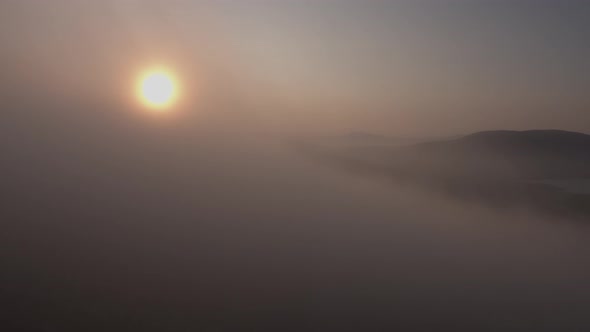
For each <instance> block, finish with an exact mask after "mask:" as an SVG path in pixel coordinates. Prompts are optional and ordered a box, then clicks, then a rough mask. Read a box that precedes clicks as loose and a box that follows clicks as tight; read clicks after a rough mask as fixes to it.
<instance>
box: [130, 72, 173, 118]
mask: <svg viewBox="0 0 590 332" xmlns="http://www.w3.org/2000/svg"><path fill="white" fill-rule="evenodd" d="M137 95H138V97H139V99H140V101H141V102H142V103H143V105H144V106H146V107H149V108H151V109H156V110H165V109H168V108H169V107H170V106H172V105H173V104H174V102H175V101H176V99H177V97H178V83H177V81H176V79H175V77H174V75H173V74H172V73H171V72H170V71H168V70H165V69H152V70H148V71H145V72H144V73H143V74H142V75H140V77H139V80H138V83H137Z"/></svg>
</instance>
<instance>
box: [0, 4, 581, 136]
mask: <svg viewBox="0 0 590 332" xmlns="http://www.w3.org/2000/svg"><path fill="white" fill-rule="evenodd" d="M0 13H1V14H0V17H1V19H0V40H1V41H2V49H1V51H0V60H1V61H2V66H3V67H4V70H3V77H2V79H1V82H0V84H1V86H2V87H3V90H4V95H5V96H4V97H3V98H4V101H5V102H6V103H7V105H11V104H10V103H14V102H22V100H24V99H26V100H28V101H29V102H30V101H31V100H32V101H37V102H46V101H47V100H52V101H53V102H56V103H62V104H68V103H70V104H71V102H72V101H75V102H76V104H77V105H82V104H89V105H93V106H97V105H101V107H107V106H106V105H120V106H122V107H123V108H124V107H127V106H129V105H132V104H133V103H134V100H133V96H132V93H131V92H130V91H131V85H132V83H131V82H133V79H134V78H135V76H136V75H137V72H139V71H140V70H141V69H142V68H144V67H145V66H149V65H151V64H153V63H161V64H165V65H167V66H170V67H172V68H174V70H175V71H176V72H178V74H179V78H180V79H181V80H182V81H183V82H184V87H185V89H184V90H185V92H186V93H185V98H184V104H183V108H184V109H186V110H190V111H192V113H191V117H190V119H191V121H198V118H199V117H201V121H202V119H203V118H207V117H209V118H215V117H221V118H226V119H232V118H233V119H239V121H238V122H242V121H245V122H249V123H252V124H257V125H262V126H264V127H265V128H267V129H270V130H275V131H277V130H286V131H289V132H346V131H349V130H355V131H357V130H367V131H376V132H381V133H386V134H389V135H393V136H405V135H444V134H454V133H461V132H473V131H477V130H482V129H528V128H560V129H569V130H578V131H590V127H588V123H590V112H589V111H588V109H589V105H590V97H589V94H588V93H587V88H588V86H590V44H589V43H588V40H590V19H589V18H590V2H588V1H585V0H580V1H549V0H546V1H545V0H527V1H524V0H521V1H508V0H489V1H483V0H482V1H476V0H471V1H468V0H464V1H458V0H457V1H434V0H433V1H335V0H325V1H311V0H301V1H295V0H293V1H288V0H284V1H270V0H268V1H213V0H211V1H156V0H146V1H138V0H121V1H114V0H111V1H74V0H70V1H68V0H54V1H43V2H41V1H33V0H30V1H16V0H12V1H11V0H8V1H2V3H1V4H0ZM9 100H10V102H9ZM246 120H248V121H246Z"/></svg>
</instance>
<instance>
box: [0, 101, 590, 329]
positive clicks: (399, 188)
mask: <svg viewBox="0 0 590 332" xmlns="http://www.w3.org/2000/svg"><path fill="white" fill-rule="evenodd" d="M80 112H82V111H80ZM11 114H12V116H9V117H6V120H7V121H4V122H3V125H2V133H3V136H4V137H3V139H2V150H3V163H2V166H1V168H0V169H1V171H2V174H3V185H2V187H1V188H2V189H1V191H0V192H1V197H2V199H1V200H0V204H1V209H0V211H1V214H2V220H4V223H3V229H2V243H3V250H2V255H1V257H2V270H3V273H2V274H1V275H2V277H1V278H2V285H3V286H2V293H3V299H4V301H5V303H4V304H9V305H10V309H9V310H10V317H11V318H12V323H13V324H14V326H15V328H22V329H38V330H40V329H42V328H43V326H61V327H63V329H66V328H76V329H79V330H84V331H104V330H110V331H132V330H154V331H163V330H166V331H184V330H186V329H187V327H191V329H192V330H211V331H245V330H249V331H250V330H281V331H320V330H351V331H359V330H365V331H366V330H371V331H377V330H392V329H395V328H399V329H403V330H405V331H408V330H415V329H422V330H424V329H430V330H442V329H446V328H470V329H473V330H480V331H481V330H490V331H499V330H503V331H509V330H514V331H522V330H523V329H525V330H535V331H545V330H546V331H555V330H556V329H559V330H567V329H568V327H572V328H577V327H580V326H586V327H588V326H590V320H589V319H588V317H587V315H586V310H585V309H586V308H587V306H588V304H589V302H590V292H589V291H588V289H589V288H588V287H585V286H587V284H588V278H589V277H590V270H589V269H588V262H587V257H588V254H589V253H590V252H589V250H590V244H589V243H590V242H589V241H588V240H589V238H590V231H589V230H588V229H587V227H586V226H585V225H583V224H579V223H570V222H568V221H567V220H563V219H560V218H558V217H554V216H549V215H541V214H538V213H535V212H533V211H529V210H527V209H510V210H502V209H494V208H491V207H490V206H486V205H482V204H478V203H477V202H473V201H467V200H462V199H459V198H457V197H455V196H451V195H448V196H445V195H442V194H441V193H440V192H434V191H432V192H430V191H428V190H426V189H424V188H423V187H421V188H417V187H413V186H412V185H408V184H407V183H404V184H399V185H396V183H395V182H393V181H381V180H380V179H379V178H374V177H365V176H362V175H359V174H355V173H354V172H347V171H346V170H345V169H342V168H339V167H336V166H335V165H333V164H330V163H324V162H322V161H321V160H319V159H317V158H310V156H309V155H307V154H305V153H303V152H302V151H301V150H299V149H296V148H294V147H293V144H291V142H292V141H293V137H291V136H290V137H283V136H281V135H277V134H272V135H271V134H268V131H265V130H262V129H260V128H247V129H244V128H239V127H238V126H236V125H235V123H232V126H231V127H230V126H228V127H223V126H222V124H223V121H217V122H215V125H208V123H201V124H197V125H194V127H193V126H191V125H186V124H180V123H178V124H174V123H172V122H170V123H167V124H157V123H151V124H148V123H147V122H134V119H131V118H129V117H121V118H117V117H113V116H112V114H111V113H109V112H106V113H104V114H103V115H96V113H92V112H88V113H79V114H75V113H67V111H63V112H61V113H60V112H54V113H43V112H42V111H40V112H39V113H35V112H29V111H27V110H23V111H22V112H20V113H19V112H16V111H15V112H14V113H11ZM34 114H37V115H36V116H33V115H34ZM49 114H53V115H49ZM73 114H75V115H73ZM113 114H114V113H113ZM58 115H59V116H58ZM229 128H231V129H229ZM259 129H260V130H259ZM484 327H485V328H484Z"/></svg>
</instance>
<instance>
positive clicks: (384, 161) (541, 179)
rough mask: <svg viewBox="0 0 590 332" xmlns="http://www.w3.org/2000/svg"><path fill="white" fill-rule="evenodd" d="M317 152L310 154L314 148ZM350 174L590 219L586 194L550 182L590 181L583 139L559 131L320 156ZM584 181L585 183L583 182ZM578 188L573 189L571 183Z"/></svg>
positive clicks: (588, 147) (589, 140) (589, 147)
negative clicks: (372, 176) (380, 177)
mask: <svg viewBox="0 0 590 332" xmlns="http://www.w3.org/2000/svg"><path fill="white" fill-rule="evenodd" d="M316 152H317V151H316ZM320 153H321V154H323V158H328V159H329V160H331V162H337V163H338V164H339V165H341V166H344V167H347V168H348V169H350V170H353V171H357V172H362V173H365V174H373V175H380V176H386V177H389V178H392V179H394V180H395V181H396V182H399V183H410V184H415V185H419V186H424V187H427V188H430V189H434V190H437V191H442V192H444V193H446V194H452V195H455V196H458V197H461V198H464V199H470V200H480V201H485V202H487V203H491V204H494V205H500V206H513V205H521V204H527V205H534V206H539V207H543V208H548V209H551V210H555V211H559V212H560V213H561V212H565V213H570V212H573V213H575V214H578V213H582V214H584V215H585V214H586V213H588V215H590V196H589V195H585V194H582V192H586V190H583V191H580V193H572V192H567V191H565V190H562V189H560V188H559V187H557V186H555V185H550V184H551V183H555V181H570V182H571V181H574V182H577V183H576V184H579V183H582V182H580V181H586V180H584V179H589V178H590V135H586V134H582V133H576V132H568V131H562V130H529V131H505V130H502V131H485V132H478V133H474V134H470V135H466V136H462V137H459V138H454V139H449V140H440V141H433V142H426V143H419V144H414V145H409V146H402V147H391V148H383V147H379V148H378V149H373V150H372V154H371V155H370V158H368V157H367V154H366V153H359V151H358V150H349V151H346V153H343V152H342V150H340V151H321V152H320ZM583 183H586V182H583ZM575 187H580V186H575Z"/></svg>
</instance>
